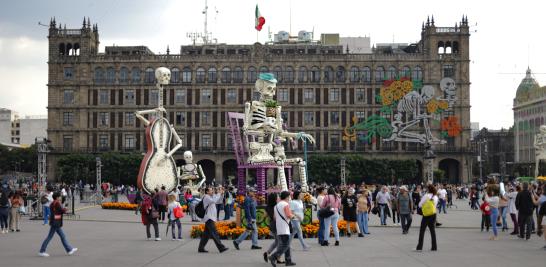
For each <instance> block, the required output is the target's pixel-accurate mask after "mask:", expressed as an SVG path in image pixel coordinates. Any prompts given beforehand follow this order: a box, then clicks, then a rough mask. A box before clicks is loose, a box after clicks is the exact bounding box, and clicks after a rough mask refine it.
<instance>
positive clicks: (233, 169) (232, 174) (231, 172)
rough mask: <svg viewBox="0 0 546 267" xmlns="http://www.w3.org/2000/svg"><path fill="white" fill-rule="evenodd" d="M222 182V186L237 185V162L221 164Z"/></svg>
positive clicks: (231, 161)
mask: <svg viewBox="0 0 546 267" xmlns="http://www.w3.org/2000/svg"><path fill="white" fill-rule="evenodd" d="M222 182H223V183H224V184H229V182H231V184H233V185H236V184H237V161H236V160H234V159H228V160H225V161H224V162H223V163H222Z"/></svg>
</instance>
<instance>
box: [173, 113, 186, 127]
mask: <svg viewBox="0 0 546 267" xmlns="http://www.w3.org/2000/svg"><path fill="white" fill-rule="evenodd" d="M175 120H176V125H182V126H186V112H182V111H177V112H176V118H175Z"/></svg>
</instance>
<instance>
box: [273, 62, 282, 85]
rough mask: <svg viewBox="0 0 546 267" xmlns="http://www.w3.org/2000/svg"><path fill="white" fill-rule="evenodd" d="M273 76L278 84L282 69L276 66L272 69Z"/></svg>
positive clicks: (280, 79)
mask: <svg viewBox="0 0 546 267" xmlns="http://www.w3.org/2000/svg"><path fill="white" fill-rule="evenodd" d="M273 75H275V78H276V79H277V82H278V83H281V82H282V69H281V67H280V66H276V67H275V68H273Z"/></svg>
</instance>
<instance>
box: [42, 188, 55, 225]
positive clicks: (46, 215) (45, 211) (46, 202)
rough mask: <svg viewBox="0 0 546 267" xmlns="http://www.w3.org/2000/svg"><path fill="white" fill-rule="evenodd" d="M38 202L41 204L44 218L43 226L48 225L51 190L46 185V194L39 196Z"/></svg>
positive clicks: (51, 200)
mask: <svg viewBox="0 0 546 267" xmlns="http://www.w3.org/2000/svg"><path fill="white" fill-rule="evenodd" d="M40 202H41V203H42V209H43V212H42V213H43V216H44V225H46V224H48V220H49V215H50V214H51V209H50V206H51V203H53V188H52V187H51V186H50V185H48V186H46V192H45V194H44V195H43V196H41V199H40Z"/></svg>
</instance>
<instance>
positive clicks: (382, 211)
mask: <svg viewBox="0 0 546 267" xmlns="http://www.w3.org/2000/svg"><path fill="white" fill-rule="evenodd" d="M391 200H392V198H391V195H390V194H389V190H388V188H387V187H386V186H383V187H382V188H381V191H379V192H378V193H377V195H376V196H375V202H376V203H377V205H378V207H379V216H380V218H381V225H387V210H386V209H388V208H389V204H390V202H391Z"/></svg>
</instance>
